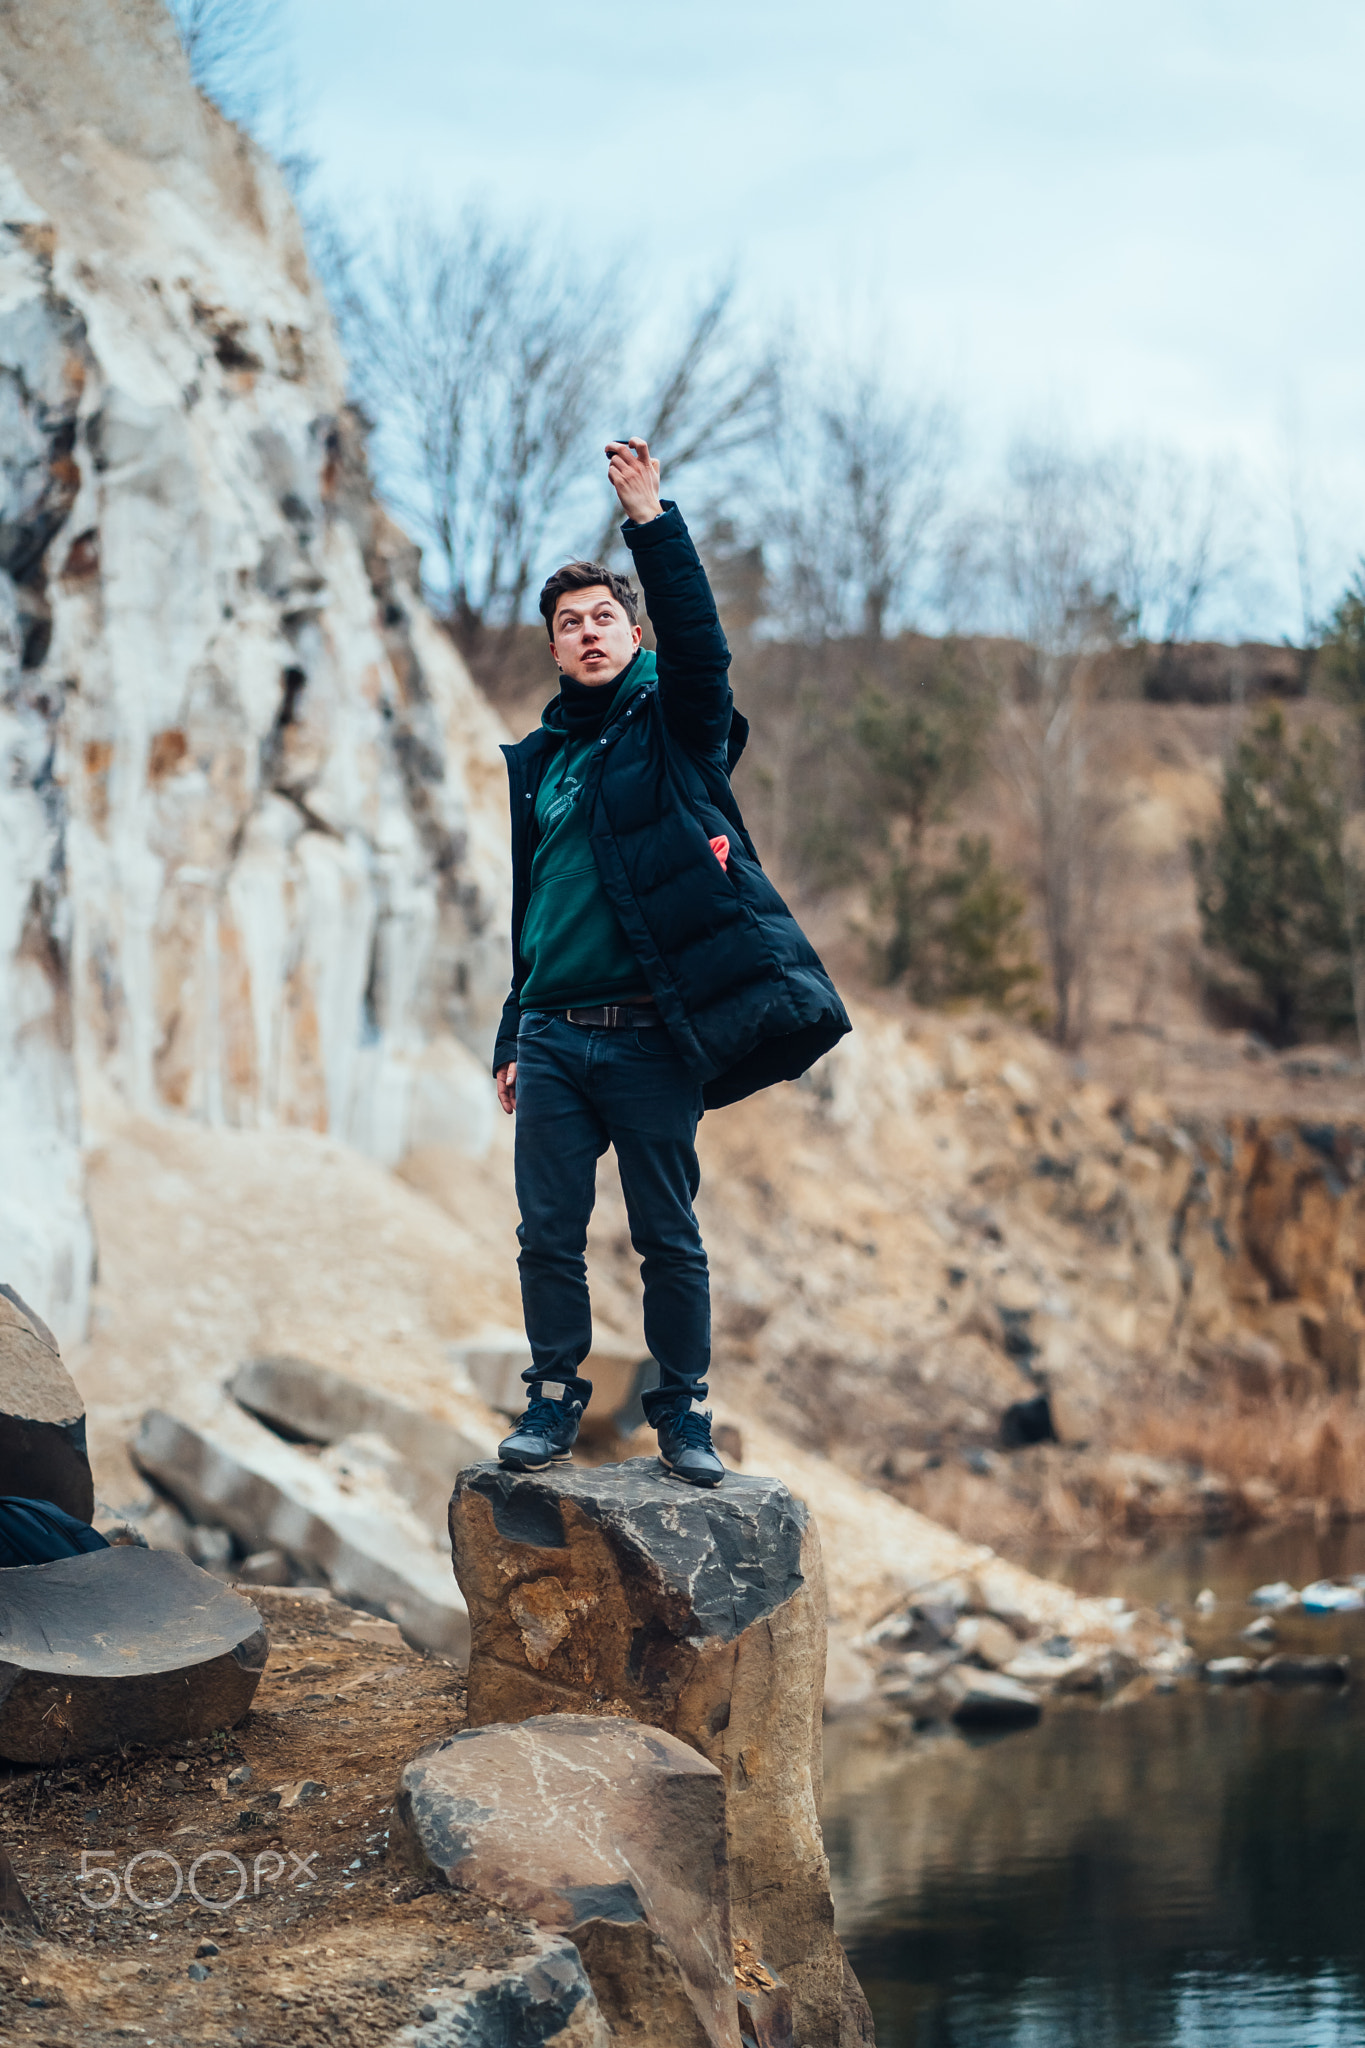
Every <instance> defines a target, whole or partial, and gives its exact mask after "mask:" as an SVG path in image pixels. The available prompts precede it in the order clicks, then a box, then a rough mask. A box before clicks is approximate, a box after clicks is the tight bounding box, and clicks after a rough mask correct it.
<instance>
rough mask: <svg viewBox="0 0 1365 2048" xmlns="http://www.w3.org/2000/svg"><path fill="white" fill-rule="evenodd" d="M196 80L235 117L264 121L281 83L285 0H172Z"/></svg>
mask: <svg viewBox="0 0 1365 2048" xmlns="http://www.w3.org/2000/svg"><path fill="white" fill-rule="evenodd" d="M167 5H168V6H169V8H170V12H171V15H172V17H173V19H174V21H175V25H176V28H177V29H178V30H179V32H180V40H181V42H182V43H183V44H184V45H185V52H186V55H187V56H188V57H189V60H190V72H191V75H192V77H193V79H194V82H195V84H196V85H197V86H198V87H199V90H200V91H201V92H202V93H203V94H205V96H206V97H207V98H209V99H211V100H212V101H213V103H214V105H215V106H216V107H218V108H220V109H221V111H222V112H223V113H224V114H226V115H227V117H228V119H229V120H230V121H236V122H238V123H239V124H240V125H241V126H242V127H244V128H250V129H254V128H256V127H257V126H258V124H259V122H260V120H261V117H262V115H263V113H264V112H265V110H266V107H267V105H268V104H269V102H270V101H271V100H272V99H274V98H275V97H276V95H277V94H278V93H279V91H280V89H281V76H282V66H283V38H282V26H283V25H282V6H281V0H167Z"/></svg>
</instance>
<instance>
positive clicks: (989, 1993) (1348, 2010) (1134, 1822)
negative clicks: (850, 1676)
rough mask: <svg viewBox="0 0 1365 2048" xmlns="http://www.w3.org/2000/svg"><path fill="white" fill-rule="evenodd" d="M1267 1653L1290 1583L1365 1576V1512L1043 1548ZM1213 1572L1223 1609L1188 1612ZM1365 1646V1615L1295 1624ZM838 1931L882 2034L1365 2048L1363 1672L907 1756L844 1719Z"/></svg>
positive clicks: (1199, 1630)
mask: <svg viewBox="0 0 1365 2048" xmlns="http://www.w3.org/2000/svg"><path fill="white" fill-rule="evenodd" d="M1031 1562H1032V1563H1033V1565H1034V1568H1035V1569H1040V1570H1049V1571H1050V1572H1051V1574H1052V1575H1053V1576H1056V1577H1059V1578H1061V1577H1065V1578H1066V1579H1067V1580H1068V1581H1069V1582H1070V1583H1073V1584H1077V1585H1079V1586H1081V1587H1082V1589H1083V1590H1085V1591H1087V1592H1091V1591H1095V1592H1099V1591H1103V1592H1123V1593H1125V1594H1127V1595H1129V1596H1130V1597H1132V1598H1134V1599H1140V1600H1142V1601H1144V1602H1148V1603H1151V1604H1157V1603H1158V1602H1159V1601H1162V1600H1165V1601H1168V1602H1170V1604H1171V1605H1173V1606H1175V1607H1177V1608H1178V1609H1179V1610H1180V1611H1181V1612H1182V1615H1183V1617H1184V1618H1185V1620H1186V1623H1187V1626H1188V1628H1189V1632H1190V1638H1191V1641H1192V1643H1193V1644H1194V1645H1195V1647H1196V1648H1197V1649H1198V1650H1199V1652H1200V1654H1201V1655H1219V1654H1225V1653H1228V1652H1233V1651H1238V1650H1244V1649H1245V1647H1246V1646H1245V1645H1244V1644H1242V1643H1240V1642H1239V1641H1238V1640H1237V1632H1238V1630H1239V1629H1241V1628H1243V1627H1244V1626H1245V1625H1246V1623H1247V1622H1248V1621H1249V1620H1251V1619H1252V1618H1253V1613H1254V1610H1252V1609H1251V1608H1249V1607H1247V1606H1246V1604H1245V1602H1246V1595H1247V1593H1248V1592H1249V1591H1250V1590H1251V1588H1252V1587H1253V1586H1256V1585H1259V1584H1261V1583H1263V1582H1265V1581H1266V1580H1271V1579H1279V1578H1287V1579H1289V1580H1290V1582H1291V1583H1292V1584H1294V1585H1303V1584H1305V1583H1306V1582H1307V1581H1308V1580H1309V1579H1312V1578H1317V1577H1322V1576H1333V1575H1347V1574H1350V1573H1355V1572H1365V1528H1362V1527H1355V1528H1351V1529H1348V1530H1345V1531H1339V1532H1333V1534H1332V1535H1331V1536H1329V1537H1326V1538H1322V1539H1319V1538H1316V1537H1315V1536H1314V1535H1313V1533H1312V1532H1311V1531H1304V1530H1295V1531H1291V1532H1279V1533H1278V1534H1275V1535H1269V1536H1267V1535H1261V1536H1257V1537H1240V1538H1221V1539H1208V1538H1202V1539H1198V1540H1191V1541H1190V1542H1188V1543H1182V1544H1179V1545H1176V1546H1171V1547H1168V1548H1166V1549H1164V1550H1162V1551H1160V1552H1156V1553H1153V1554H1150V1555H1148V1556H1145V1557H1140V1558H1133V1559H1127V1560H1124V1559H1115V1558H1114V1557H1112V1556H1111V1557H1104V1558H1098V1557H1094V1556H1086V1557H1083V1558H1080V1559H1075V1558H1073V1559H1070V1560H1064V1559H1057V1558H1051V1559H1049V1558H1045V1557H1042V1558H1035V1559H1033V1560H1031ZM1203 1587H1210V1588H1212V1590H1213V1591H1214V1592H1215V1593H1216V1594H1217V1595H1218V1596H1219V1601H1220V1605H1219V1607H1218V1609H1217V1611H1216V1612H1215V1613H1214V1614H1213V1615H1211V1616H1208V1617H1196V1616H1195V1615H1194V1614H1193V1613H1192V1612H1187V1609H1189V1608H1190V1607H1191V1606H1192V1603H1193V1599H1194V1596H1195V1595H1196V1594H1197V1593H1198V1592H1199V1591H1200V1589H1201V1588H1203ZM1279 1626H1280V1638H1279V1642H1278V1643H1277V1644H1276V1645H1275V1647H1277V1648H1285V1649H1299V1648H1310V1647H1311V1648H1313V1649H1322V1650H1332V1651H1340V1650H1347V1651H1349V1652H1351V1654H1352V1655H1353V1657H1354V1658H1355V1659H1356V1662H1357V1669H1358V1671H1359V1672H1362V1673H1365V1616H1335V1617H1330V1618H1329V1617H1323V1618H1321V1619H1314V1618H1310V1617H1307V1616H1295V1617H1293V1618H1288V1619H1284V1620H1283V1621H1281V1622H1279ZM826 1766H827V1767H826V1795H825V1833H826V1841H827V1844H828V1847H829V1852H830V1862H831V1867H832V1871H833V1875H834V1886H835V1903H836V1911H837V1914H838V1920H839V1927H840V1932H841V1934H842V1935H843V1938H844V1941H845V1944H846V1946H847V1948H848V1950H849V1954H850V1956H851V1957H852V1960H853V1965H854V1968H855V1969H856V1970H857V1972H858V1975H859V1977H860V1979H861V1980H862V1982H863V1985H864V1987H865V1988H866V1990H867V1993H868V1997H869V1999H870V2001H871V2003H872V2007H873V2011H874V2013H875V2016H876V2021H877V2040H878V2043H879V2048H1082V2044H1084V2048H1215V2044H1216V2048H1365V1686H1362V1684H1361V1683H1360V1681H1359V1679H1357V1681H1356V1682H1355V1683H1353V1684H1352V1685H1351V1686H1349V1687H1346V1688H1336V1689H1330V1690H1329V1689H1322V1690H1319V1689H1317V1688H1307V1687H1306V1688H1302V1689H1285V1690H1277V1689H1275V1688H1272V1687H1269V1686H1262V1685H1257V1686H1251V1687H1245V1688H1238V1689H1223V1688H1216V1687H1209V1686H1205V1685H1202V1684H1197V1683H1195V1684H1189V1685H1183V1686H1182V1687H1181V1688H1180V1689H1179V1690H1178V1691H1176V1692H1175V1693H1173V1694H1169V1695H1165V1696H1162V1695H1155V1696H1152V1697H1150V1698H1148V1699H1146V1700H1143V1701H1140V1702H1138V1703H1136V1704H1134V1705H1132V1706H1127V1707H1096V1706H1093V1705H1089V1704H1080V1703H1076V1704H1063V1703H1056V1704H1052V1705H1049V1707H1048V1708H1047V1709H1046V1711H1045V1712H1044V1716H1043V1719H1042V1722H1041V1723H1040V1724H1039V1726H1038V1727H1037V1728H1034V1729H1030V1730H1028V1731H1026V1732H1024V1733H1022V1734H1015V1735H1009V1736H1004V1737H999V1738H995V1739H993V1740H990V1741H984V1742H974V1743H969V1742H966V1741H964V1740H962V1739H961V1738H960V1737H958V1736H955V1735H946V1736H943V1737H942V1738H939V1737H934V1738H931V1739H927V1740H919V1741H917V1742H916V1743H914V1744H913V1745H911V1746H909V1747H907V1748H905V1749H903V1750H899V1751H895V1750H893V1751H888V1750H887V1749H886V1748H885V1747H884V1746H882V1745H880V1744H877V1743H872V1742H869V1741H868V1740H867V1739H866V1737H865V1736H864V1735H860V1734H859V1733H858V1731H857V1730H856V1728H854V1727H852V1726H850V1725H849V1724H835V1725H834V1726H833V1727H831V1728H829V1729H827V1730H826Z"/></svg>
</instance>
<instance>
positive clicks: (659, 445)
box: [591, 277, 778, 561]
mask: <svg viewBox="0 0 1365 2048" xmlns="http://www.w3.org/2000/svg"><path fill="white" fill-rule="evenodd" d="M777 389H778V379H777V367H776V364H775V362H774V360H773V357H772V355H771V353H770V352H768V351H766V350H764V349H763V348H761V347H759V348H757V349H756V348H755V346H754V344H753V343H752V341H751V340H750V338H749V337H748V336H747V334H745V332H744V331H743V329H742V327H741V324H740V322H739V320H738V318H737V314H736V306H735V281H734V279H733V278H728V277H727V278H722V279H721V280H720V281H719V283H717V284H716V285H715V286H714V287H713V288H712V290H711V291H710V292H709V293H708V294H707V295H706V296H705V297H704V298H703V299H702V300H701V302H700V304H699V305H698V306H697V308H696V311H695V312H694V314H693V315H692V317H691V319H690V320H689V321H688V322H687V324H686V325H685V327H684V328H683V329H682V332H681V334H680V336H679V337H678V339H677V340H676V342H675V343H674V345H673V346H672V347H671V348H670V349H667V350H666V351H665V352H664V354H663V358H662V360H661V361H660V362H659V363H658V364H657V365H656V367H655V370H654V374H653V376H652V378H651V379H650V381H649V383H648V386H647V388H646V390H645V392H644V393H643V395H642V397H641V398H640V399H639V400H638V401H636V402H629V403H627V406H626V408H625V409H626V412H627V413H628V414H629V416H630V418H631V419H632V420H633V421H635V422H637V424H635V425H632V426H627V425H626V424H625V423H624V421H622V422H620V423H618V424H617V426H616V427H615V428H613V429H612V430H611V431H612V432H614V433H641V434H643V435H644V436H645V439H646V440H647V441H648V442H649V446H650V450H651V452H652V453H653V454H654V455H657V456H658V458H659V461H660V463H661V464H662V466H663V469H664V471H665V474H666V475H667V477H668V479H669V482H670V483H676V482H677V481H678V479H679V478H681V477H686V476H687V475H688V474H689V473H690V474H691V475H692V476H694V477H695V476H696V475H697V474H698V472H702V473H703V474H707V475H709V477H710V481H711V483H712V487H713V490H714V489H715V488H717V487H719V486H720V485H721V484H722V481H723V477H724V465H725V463H726V461H727V458H729V457H730V456H733V455H736V454H738V453H739V452H740V450H741V449H744V448H748V447H751V446H752V445H753V444H754V442H756V441H758V440H761V439H763V438H764V437H765V436H767V435H768V434H769V433H770V431H771V428H772V425H773V421H774V416H775V405H776V398H777ZM746 509H747V508H746ZM619 518H620V514H619V511H618V510H617V509H616V508H615V507H613V508H612V510H611V511H610V512H609V513H608V514H607V517H606V520H605V523H604V525H603V527H602V529H601V531H600V532H599V534H598V536H597V540H596V542H595V544H594V546H593V548H592V550H591V553H592V557H593V559H594V560H596V561H606V560H607V559H609V557H610V555H611V553H612V551H613V549H614V548H615V547H616V546H617V545H618V544H619V541H618V523H619Z"/></svg>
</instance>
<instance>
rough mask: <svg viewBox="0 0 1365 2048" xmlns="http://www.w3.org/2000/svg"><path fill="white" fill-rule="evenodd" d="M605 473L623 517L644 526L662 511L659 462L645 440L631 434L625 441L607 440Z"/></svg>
mask: <svg viewBox="0 0 1365 2048" xmlns="http://www.w3.org/2000/svg"><path fill="white" fill-rule="evenodd" d="M606 452H607V476H608V478H609V480H610V482H611V487H612V489H613V490H614V491H615V493H616V495H617V497H618V498H619V499H620V500H621V509H622V511H623V512H624V513H625V515H626V517H627V519H633V520H634V521H635V524H636V525H637V526H647V525H648V524H649V521H650V520H651V519H659V518H661V517H662V515H663V509H664V508H663V506H662V505H661V504H660V503H659V465H658V463H657V462H656V461H655V460H654V458H653V456H652V455H651V454H650V452H649V443H648V441H642V440H640V439H639V438H638V436H636V435H632V436H631V438H630V440H629V441H608V443H607V450H606Z"/></svg>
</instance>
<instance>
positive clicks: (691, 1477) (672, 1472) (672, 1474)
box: [659, 1451, 725, 1489]
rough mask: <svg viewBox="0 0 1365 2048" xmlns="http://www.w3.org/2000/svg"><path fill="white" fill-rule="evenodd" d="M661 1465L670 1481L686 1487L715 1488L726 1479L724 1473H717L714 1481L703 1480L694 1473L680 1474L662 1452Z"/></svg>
mask: <svg viewBox="0 0 1365 2048" xmlns="http://www.w3.org/2000/svg"><path fill="white" fill-rule="evenodd" d="M659 1463H660V1464H661V1465H662V1466H663V1468H664V1471H665V1472H666V1473H667V1474H668V1476H669V1478H670V1479H678V1480H681V1482H682V1484H683V1485H684V1486H704V1487H707V1488H708V1489H709V1488H710V1487H713V1486H719V1485H720V1483H721V1481H722V1479H724V1477H725V1474H724V1473H723V1472H717V1474H716V1476H715V1478H714V1479H702V1478H700V1477H698V1476H697V1475H696V1474H695V1473H692V1472H680V1471H679V1470H678V1468H677V1466H676V1465H670V1464H669V1462H668V1460H667V1458H666V1457H665V1456H664V1454H663V1452H662V1451H660V1453H659Z"/></svg>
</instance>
